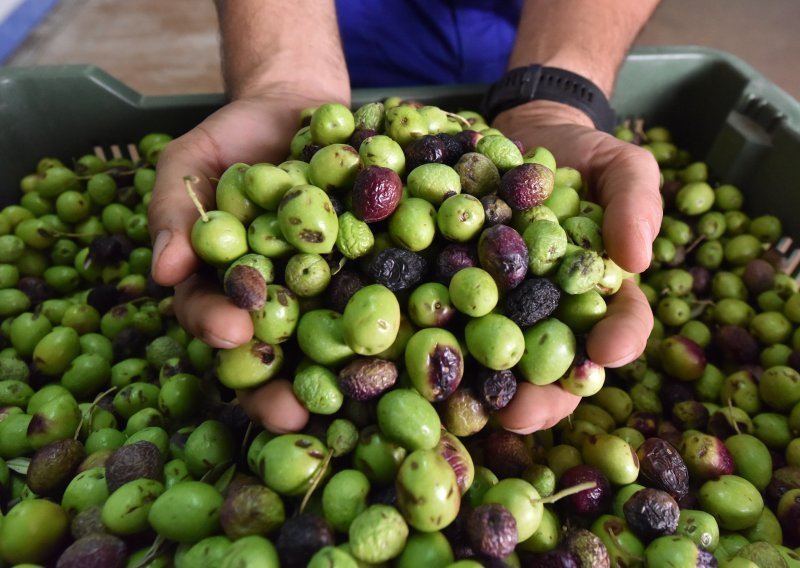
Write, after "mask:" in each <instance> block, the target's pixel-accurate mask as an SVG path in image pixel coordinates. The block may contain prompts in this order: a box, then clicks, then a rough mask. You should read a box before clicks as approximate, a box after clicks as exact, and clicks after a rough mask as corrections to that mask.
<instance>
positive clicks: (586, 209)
mask: <svg viewBox="0 0 800 568" xmlns="http://www.w3.org/2000/svg"><path fill="white" fill-rule="evenodd" d="M302 120H303V123H301V125H300V126H299V127H298V132H297V134H296V136H295V137H294V139H293V140H292V142H291V156H289V157H288V159H287V160H286V161H285V162H283V163H281V164H277V165H272V164H254V165H247V164H234V165H232V166H231V167H230V168H228V169H227V170H226V171H225V172H224V173H223V175H221V176H220V179H219V180H218V182H217V190H216V208H215V209H214V210H210V211H205V210H204V209H203V208H202V206H200V205H199V203H198V210H199V219H198V221H197V223H196V225H195V228H194V231H193V234H192V241H193V244H194V246H195V248H196V250H197V252H198V255H199V256H200V257H201V258H202V259H203V260H204V261H205V262H206V263H208V264H209V265H211V266H213V267H214V268H215V269H216V271H217V272H216V273H217V274H218V276H219V280H220V283H221V285H222V287H223V288H224V290H225V292H226V293H227V294H228V296H229V297H230V299H231V301H232V302H234V303H235V304H236V305H238V306H239V307H241V308H243V309H246V310H249V311H250V313H251V316H252V319H253V323H254V329H255V337H254V338H253V340H252V341H251V342H250V343H249V344H247V345H246V346H244V347H242V348H237V349H231V350H214V349H211V348H210V347H209V346H208V345H206V344H204V343H203V342H201V341H199V340H198V339H197V338H193V337H191V336H190V335H189V334H188V333H187V332H186V331H185V330H184V329H182V328H181V327H180V325H179V324H178V323H177V321H176V320H175V318H174V316H173V314H172V309H171V305H172V295H171V294H172V290H170V289H165V288H162V287H159V286H157V285H156V284H155V283H154V282H153V281H152V280H151V278H150V277H149V268H150V262H151V258H152V251H151V249H150V241H149V237H148V231H147V216H146V208H147V204H148V202H149V200H150V195H151V191H152V188H153V183H154V179H155V171H154V166H155V163H156V162H157V160H158V156H159V152H160V151H161V149H162V148H163V147H164V145H165V144H167V143H168V142H169V140H170V137H169V136H168V135H165V134H152V135H148V136H146V137H145V138H143V139H142V140H141V141H140V142H139V154H140V155H141V156H142V159H141V160H140V161H136V162H133V161H131V160H128V159H123V158H120V159H112V160H104V159H100V158H98V157H96V156H94V155H86V156H83V157H80V158H78V159H77V160H75V161H74V163H73V165H72V166H71V167H68V166H66V165H65V164H64V163H62V162H60V161H58V160H56V159H53V158H45V159H42V160H41V161H40V162H39V164H38V167H37V169H36V171H35V172H34V173H32V174H30V175H29V176H26V177H25V178H24V179H23V180H22V181H21V189H22V197H21V200H20V203H19V204H18V205H10V206H8V207H6V208H4V209H3V210H2V211H0V317H2V323H0V511H2V514H3V516H2V517H0V559H1V561H2V563H4V564H7V565H22V564H28V565H31V564H33V565H54V566H60V567H70V566H81V565H82V566H128V567H145V566H153V567H156V566H176V567H178V568H181V567H203V566H209V567H211V566H225V567H234V566H255V567H259V566H265V567H268V568H270V567H276V566H285V567H292V566H312V567H319V566H335V567H346V568H349V567H362V566H363V567H369V566H398V567H405V566H409V567H410V566H414V567H416V566H459V567H470V566H654V567H655V566H665V565H674V566H714V565H717V564H719V565H720V566H772V565H774V566H794V565H800V557H798V555H797V554H796V552H795V551H793V550H792V548H791V547H797V546H800V534H798V528H797V527H798V526H800V523H798V522H797V521H798V518H799V517H800V507H798V505H797V504H796V503H797V502H798V499H800V445H798V443H797V438H796V437H797V434H798V432H799V431H800V375H798V372H797V368H800V355H797V354H796V353H797V352H800V332H799V331H796V329H797V326H796V324H797V323H798V322H800V292H798V288H797V285H796V283H795V281H794V280H793V279H792V278H790V277H789V276H787V275H786V274H783V273H782V272H781V269H782V268H783V264H782V262H784V261H783V260H782V256H781V255H778V254H776V252H775V251H776V249H775V247H774V246H772V245H774V244H775V243H776V242H777V241H778V239H779V237H780V236H781V234H782V228H781V226H780V222H779V221H778V219H777V218H776V217H774V216H768V215H765V216H761V217H753V218H750V217H749V216H748V215H747V214H745V213H744V212H743V209H742V208H743V206H744V203H743V196H742V194H741V192H740V191H739V190H738V189H737V188H735V187H733V186H731V185H729V184H722V185H720V184H717V183H714V182H713V181H712V180H711V177H710V175H709V174H708V172H707V171H706V167H705V165H704V164H702V163H700V162H693V161H692V160H691V158H690V156H688V155H687V154H686V153H685V152H683V151H680V150H679V149H678V148H677V146H676V145H675V144H674V143H673V142H672V141H671V140H670V138H669V132H668V131H666V130H665V129H663V128H650V129H648V130H646V131H645V130H643V129H642V128H641V126H639V125H636V127H631V126H630V125H624V126H621V127H620V128H619V130H618V131H617V135H618V136H619V137H620V138H622V139H626V140H628V141H630V142H632V143H636V144H641V145H643V147H646V148H648V149H649V150H651V151H652V152H653V154H654V155H655V156H656V158H657V160H658V161H659V164H660V165H661V167H662V173H663V178H664V183H663V196H664V205H665V222H664V224H663V227H662V230H661V233H660V235H659V237H658V239H657V240H656V242H655V244H654V262H653V265H652V267H651V268H650V269H649V270H648V271H647V272H646V273H645V274H643V275H642V276H641V278H640V279H638V282H639V285H640V286H641V287H642V289H643V290H644V291H645V293H646V295H647V296H648V298H649V300H650V301H651V304H652V306H653V310H654V313H655V314H656V319H657V321H656V326H655V328H654V330H653V333H652V335H651V337H650V340H649V342H648V347H647V350H646V352H645V354H644V355H643V356H642V357H641V358H640V359H639V360H637V361H635V362H633V363H631V364H629V365H627V366H625V367H623V368H621V369H618V370H613V371H612V370H609V371H608V372H607V373H606V371H605V370H604V369H602V368H599V367H597V366H596V365H592V364H591V362H587V361H585V357H584V356H583V353H582V352H581V343H582V338H583V336H584V335H585V334H586V333H587V332H588V331H589V330H590V329H591V327H592V326H593V325H594V323H596V322H597V321H598V320H599V319H600V318H602V317H603V316H604V314H605V301H606V299H607V298H608V297H609V296H610V295H613V294H614V293H615V292H616V290H617V289H618V288H619V286H620V283H621V281H622V279H623V278H625V277H626V276H629V275H626V274H625V273H624V272H622V271H621V270H620V269H619V268H618V267H616V266H615V265H614V264H613V262H611V261H610V260H609V259H607V258H606V257H605V254H604V249H603V244H602V238H601V237H600V231H599V227H600V225H601V224H602V213H603V212H602V210H601V209H600V207H598V206H597V205H596V204H594V203H592V202H591V201H589V200H588V199H587V194H586V188H585V187H583V184H582V180H581V179H580V175H579V174H578V172H576V171H575V170H571V169H570V168H564V167H557V165H556V163H555V159H554V157H553V156H552V154H550V153H549V152H548V151H547V150H546V149H545V148H535V149H529V150H527V151H525V150H524V149H521V148H520V147H519V144H518V143H515V142H514V141H512V140H509V139H507V138H506V137H505V136H503V135H502V133H500V132H498V131H496V130H494V129H492V128H490V127H489V126H487V125H486V124H485V122H484V121H483V119H482V118H481V117H480V115H478V114H476V113H474V112H469V111H460V112H458V113H449V112H445V111H444V110H442V109H439V108H437V107H433V106H425V105H421V104H419V103H415V102H413V101H401V100H399V99H387V100H385V101H382V102H376V103H370V104H367V105H365V106H363V107H361V108H358V109H356V110H355V111H354V112H351V111H350V110H349V109H346V108H344V107H342V106H341V105H335V104H331V105H322V106H320V107H317V108H315V109H309V110H308V111H307V112H305V113H304V116H303V117H302ZM185 185H186V189H187V204H188V203H189V201H188V200H189V199H190V198H195V200H196V197H195V196H194V195H193V185H194V180H193V179H192V178H190V177H188V178H187V179H186V180H185ZM278 378H281V379H289V380H291V381H292V385H293V390H294V393H295V395H296V396H297V398H298V400H299V401H300V403H301V404H302V405H303V406H304V407H305V408H306V409H307V410H308V411H309V413H310V417H311V418H310V420H309V422H308V424H307V425H306V427H305V428H304V429H303V430H302V431H301V432H297V433H287V434H276V433H272V432H269V431H266V430H263V429H262V428H261V427H260V426H259V425H257V424H255V423H253V422H251V421H250V419H249V418H248V417H247V416H246V415H245V413H244V412H243V410H242V408H241V406H240V405H239V404H238V401H237V399H236V396H235V392H234V389H248V388H253V387H257V386H259V385H262V384H264V383H268V382H269V381H272V380H277V379H278ZM526 380H527V381H531V382H533V383H536V384H548V383H552V382H556V381H558V382H559V384H561V386H562V387H563V388H565V389H567V390H570V391H571V392H574V393H576V394H579V395H581V396H584V397H586V398H585V399H584V400H583V401H582V402H581V404H580V405H579V406H578V408H577V409H576V411H575V412H574V414H573V415H571V416H570V417H568V418H567V419H565V420H563V421H562V422H561V423H559V424H558V425H557V426H555V427H554V428H552V429H549V430H544V431H541V432H537V433H535V434H532V435H527V436H523V435H518V434H514V433H511V432H507V431H504V430H503V429H502V428H500V427H499V426H498V425H497V423H496V421H495V420H494V418H493V414H494V413H495V412H497V411H498V410H501V409H502V408H504V407H505V406H506V405H507V404H508V403H509V401H510V400H511V399H512V398H513V396H514V393H515V390H516V385H517V382H518V381H526Z"/></svg>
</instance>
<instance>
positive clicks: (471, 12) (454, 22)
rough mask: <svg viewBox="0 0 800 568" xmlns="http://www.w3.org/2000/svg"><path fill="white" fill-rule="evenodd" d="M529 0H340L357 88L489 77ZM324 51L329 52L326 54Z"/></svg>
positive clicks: (496, 74)
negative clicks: (525, 1)
mask: <svg viewBox="0 0 800 568" xmlns="http://www.w3.org/2000/svg"><path fill="white" fill-rule="evenodd" d="M522 4H523V0H336V10H337V15H338V19H339V29H340V32H341V35H342V44H343V46H344V53H345V57H346V59H347V67H348V70H349V72H350V84H351V85H352V86H353V87H354V88H360V87H386V86H393V87H395V86H416V85H440V84H456V83H491V82H494V81H496V80H497V79H499V78H500V76H501V75H502V74H503V73H504V72H505V71H506V66H507V64H508V57H509V55H510V54H511V48H512V47H513V45H514V38H515V37H516V31H517V25H518V24H519V18H520V13H521V11H522ZM320 57H324V54H320Z"/></svg>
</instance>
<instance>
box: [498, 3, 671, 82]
mask: <svg viewBox="0 0 800 568" xmlns="http://www.w3.org/2000/svg"><path fill="white" fill-rule="evenodd" d="M657 5H658V0H527V1H526V2H525V6H524V8H523V10H522V17H521V19H520V25H519V31H518V34H517V40H516V43H515V44H514V50H513V52H512V54H511V58H510V61H509V68H510V69H513V68H515V67H521V66H524V65H530V64H532V63H541V64H544V65H548V66H550V67H560V68H562V69H567V70H569V71H573V72H575V73H578V74H579V75H582V76H584V77H586V78H588V79H589V80H591V81H592V82H594V83H595V84H596V85H597V86H598V87H600V88H601V89H602V90H603V91H604V92H605V94H606V95H607V96H608V95H610V94H611V91H612V89H613V87H614V80H615V78H616V74H617V71H618V70H619V66H620V65H621V63H622V61H623V59H624V58H625V54H626V53H627V52H628V50H629V49H630V47H631V45H632V44H633V42H634V40H635V39H636V36H637V35H638V34H639V31H640V30H641V29H642V27H643V26H644V24H645V23H646V22H647V20H648V19H649V18H650V16H651V15H652V13H653V10H654V9H655V7H656V6H657Z"/></svg>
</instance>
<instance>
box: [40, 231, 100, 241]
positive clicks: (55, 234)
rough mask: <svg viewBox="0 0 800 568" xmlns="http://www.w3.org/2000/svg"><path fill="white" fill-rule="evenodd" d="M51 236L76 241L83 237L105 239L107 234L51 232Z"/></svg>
mask: <svg viewBox="0 0 800 568" xmlns="http://www.w3.org/2000/svg"><path fill="white" fill-rule="evenodd" d="M49 233H50V235H52V236H54V237H72V238H75V239H80V238H83V237H89V238H92V239H96V238H97V237H103V236H105V235H106V233H64V232H61V231H56V230H54V229H53V230H51V231H49Z"/></svg>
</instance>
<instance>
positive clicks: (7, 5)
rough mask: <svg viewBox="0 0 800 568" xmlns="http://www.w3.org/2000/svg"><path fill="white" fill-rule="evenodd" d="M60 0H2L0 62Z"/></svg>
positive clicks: (9, 54) (0, 0)
mask: <svg viewBox="0 0 800 568" xmlns="http://www.w3.org/2000/svg"><path fill="white" fill-rule="evenodd" d="M57 3H58V0H0V63H3V62H4V61H5V60H6V59H8V58H9V57H10V56H11V54H12V53H14V51H15V50H16V49H17V48H18V47H19V46H20V45H21V44H22V42H23V41H25V38H27V37H28V34H30V33H31V32H32V31H33V29H34V28H35V27H36V26H37V25H38V24H39V22H41V21H42V19H43V18H44V17H45V15H47V13H48V12H49V11H50V10H52V9H53V7H54V6H55V5H56V4H57Z"/></svg>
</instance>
